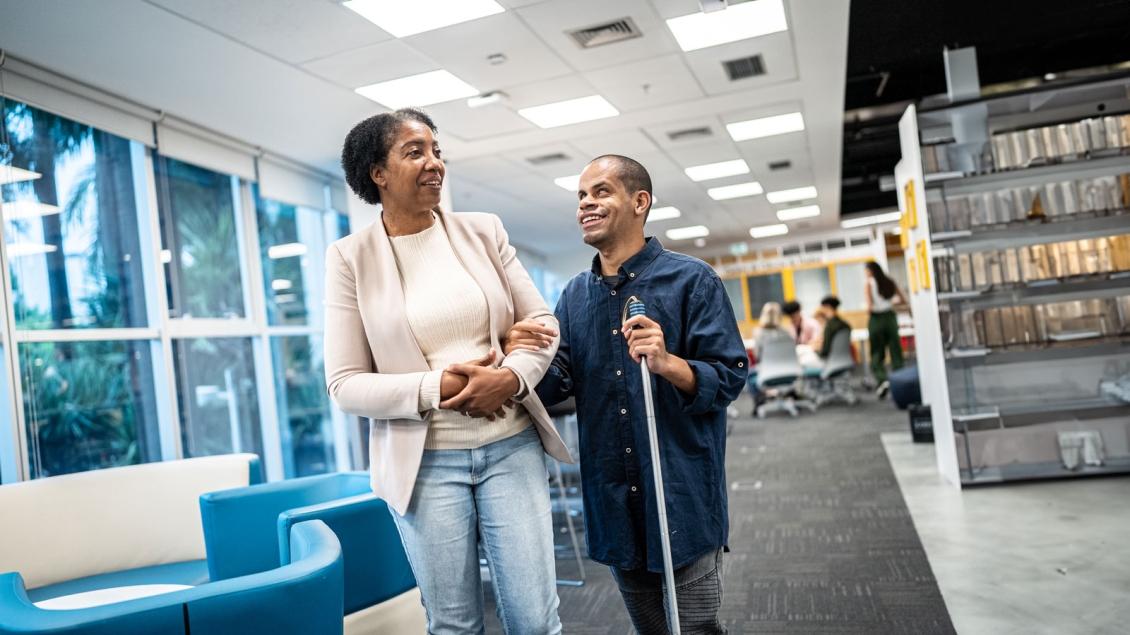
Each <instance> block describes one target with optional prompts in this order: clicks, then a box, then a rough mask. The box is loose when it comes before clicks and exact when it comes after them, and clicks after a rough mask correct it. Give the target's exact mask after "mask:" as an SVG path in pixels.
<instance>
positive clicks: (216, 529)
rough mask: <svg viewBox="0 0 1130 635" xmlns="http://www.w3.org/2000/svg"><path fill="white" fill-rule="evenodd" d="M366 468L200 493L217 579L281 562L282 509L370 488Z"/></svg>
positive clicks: (206, 539) (211, 566)
mask: <svg viewBox="0 0 1130 635" xmlns="http://www.w3.org/2000/svg"><path fill="white" fill-rule="evenodd" d="M371 491H372V490H371V488H370V486H369V475H368V474H366V473H364V472H350V473H344V474H323V475H319V476H310V477H306V478H298V479H292V480H289V481H279V482H275V483H265V484H261V485H252V486H249V487H237V488H235V489H229V490H223V491H219V492H211V493H209V494H205V495H203V496H201V497H200V519H201V522H202V524H203V526H204V545H205V549H206V551H207V555H208V574H209V576H210V578H211V580H212V581H213V582H218V581H220V580H226V579H229V578H234V577H239V576H245V575H250V574H252V573H259V572H262V571H268V570H270V569H274V568H275V567H277V566H279V551H278V542H277V541H276V539H275V535H276V534H275V525H276V522H277V520H278V517H279V513H280V512H283V511H285V510H287V509H293V508H295V507H303V506H306V505H311V504H315V503H321V502H324V501H328V500H334V499H339V498H345V497H348V496H356V495H358V494H363V493H366V492H371Z"/></svg>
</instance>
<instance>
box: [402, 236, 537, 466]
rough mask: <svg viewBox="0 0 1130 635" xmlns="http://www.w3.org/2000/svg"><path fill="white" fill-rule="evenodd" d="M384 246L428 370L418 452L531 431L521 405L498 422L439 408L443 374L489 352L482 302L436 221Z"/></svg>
mask: <svg viewBox="0 0 1130 635" xmlns="http://www.w3.org/2000/svg"><path fill="white" fill-rule="evenodd" d="M389 242H390V243H391V244H392V251H393V253H394V254H395V255H396V264H397V267H398V269H399V270H400V282H401V284H402V285H403V287H404V304H405V312H406V314H407V317H408V325H409V327H411V329H412V334H413V335H414V336H415V337H416V344H418V345H419V347H420V352H422V353H423V354H424V359H425V360H427V362H428V367H429V368H431V372H429V373H426V374H425V375H424V378H423V380H422V381H421V382H420V412H426V411H428V410H432V411H433V412H432V419H431V424H430V425H429V426H428V436H427V439H426V440H425V442H424V448H425V449H428V450H465V449H471V448H478V447H482V446H484V445H487V444H488V443H493V442H495V441H499V440H501V439H505V438H507V437H510V436H513V435H515V434H518V433H519V432H521V431H522V430H525V429H526V428H527V427H529V426H530V425H532V424H533V420H532V419H531V418H530V415H529V413H527V412H526V409H525V408H524V407H522V406H521V405H519V406H518V407H517V409H515V410H512V411H511V410H507V414H506V417H505V418H504V419H497V418H496V419H495V420H494V421H488V420H486V419H475V418H472V417H465V416H463V415H461V414H459V413H458V412H454V411H452V410H441V409H440V408H439V402H440V378H441V377H442V375H443V370H444V369H445V368H447V367H448V366H450V365H451V364H462V363H464V362H468V361H471V360H474V359H478V358H480V357H482V356H484V355H486V354H487V353H488V352H489V351H490V347H491V340H490V314H489V313H488V309H487V301H486V296H484V295H483V292H482V289H480V288H479V285H478V283H476V282H475V279H474V278H472V277H471V274H469V273H467V270H466V269H465V268H464V267H463V264H462V263H461V262H460V261H459V258H458V257H457V256H456V255H455V250H453V249H452V248H451V242H450V241H449V240H448V238H447V233H446V232H444V229H443V225H442V224H441V223H439V222H438V221H437V222H436V223H435V224H433V225H432V226H431V227H429V228H428V229H425V230H424V231H422V232H419V233H417V234H411V235H408V236H390V237H389ZM500 352H501V351H500ZM519 381H520V380H519Z"/></svg>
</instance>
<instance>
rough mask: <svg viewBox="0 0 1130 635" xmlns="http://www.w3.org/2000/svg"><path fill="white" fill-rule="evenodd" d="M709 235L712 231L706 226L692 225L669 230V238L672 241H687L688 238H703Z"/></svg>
mask: <svg viewBox="0 0 1130 635" xmlns="http://www.w3.org/2000/svg"><path fill="white" fill-rule="evenodd" d="M709 235H710V230H709V229H707V228H706V225H692V226H690V227H677V228H675V229H668V230H667V237H668V238H670V239H671V240H687V239H688V238H702V237H703V236H709Z"/></svg>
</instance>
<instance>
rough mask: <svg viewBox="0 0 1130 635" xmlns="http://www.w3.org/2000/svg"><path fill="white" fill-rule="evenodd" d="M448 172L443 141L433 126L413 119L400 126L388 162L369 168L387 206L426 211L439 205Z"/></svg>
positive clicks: (382, 200)
mask: <svg viewBox="0 0 1130 635" xmlns="http://www.w3.org/2000/svg"><path fill="white" fill-rule="evenodd" d="M445 174H446V169H445V168H444V165H443V159H441V158H440V150H439V142H437V141H436V138H435V135H434V134H432V130H431V128H428V127H427V126H426V125H424V124H422V123H420V122H419V121H412V120H409V121H405V122H404V123H402V124H401V125H400V132H398V133H397V135H396V141H395V142H394V143H393V144H392V147H391V148H390V149H389V151H388V159H387V160H386V161H385V165H383V166H381V165H374V166H373V167H372V168H370V171H369V176H371V177H372V179H373V182H374V183H376V184H377V186H378V187H379V188H380V189H381V202H382V203H383V204H384V206H385V208H386V209H387V208H389V207H393V208H397V209H402V210H404V211H409V212H424V211H428V210H431V209H433V208H435V207H436V206H437V205H439V191H440V186H442V185H443V177H444V175H445Z"/></svg>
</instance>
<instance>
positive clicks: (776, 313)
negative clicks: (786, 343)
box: [746, 302, 793, 416]
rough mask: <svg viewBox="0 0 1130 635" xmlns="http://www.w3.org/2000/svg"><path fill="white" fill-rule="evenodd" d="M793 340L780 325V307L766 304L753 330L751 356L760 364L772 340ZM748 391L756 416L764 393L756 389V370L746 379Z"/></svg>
mask: <svg viewBox="0 0 1130 635" xmlns="http://www.w3.org/2000/svg"><path fill="white" fill-rule="evenodd" d="M781 339H790V340H791V339H793V336H792V335H791V334H789V332H788V331H787V330H786V329H785V327H784V326H783V325H782V324H781V305H780V304H777V303H776V302H766V303H765V304H764V305H763V306H762V307H761V317H760V319H758V321H757V328H755V329H753V355H754V358H755V359H756V360H757V363H758V364H760V363H761V356H762V354H763V353H764V351H765V344H766V343H768V342H772V341H774V340H781ZM746 382H747V383H748V384H749V390H750V392H752V393H753V411H754V414H755V416H756V413H757V407H758V406H760V405H761V404H763V403H765V393H763V392H762V391H761V390H759V389H758V388H757V368H756V367H755V368H753V369H751V371H750V373H749V376H748V377H747V378H746Z"/></svg>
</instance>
